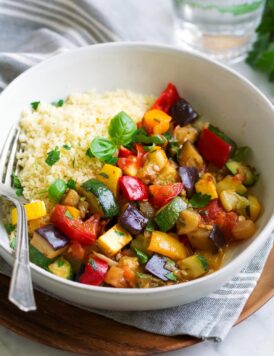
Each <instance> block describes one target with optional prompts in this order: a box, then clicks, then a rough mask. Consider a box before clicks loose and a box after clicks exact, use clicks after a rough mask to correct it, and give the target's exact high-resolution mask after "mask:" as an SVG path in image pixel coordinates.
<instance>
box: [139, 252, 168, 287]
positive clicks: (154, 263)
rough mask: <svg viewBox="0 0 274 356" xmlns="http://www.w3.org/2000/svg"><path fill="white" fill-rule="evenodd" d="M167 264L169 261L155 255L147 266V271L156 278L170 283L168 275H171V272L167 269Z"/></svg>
mask: <svg viewBox="0 0 274 356" xmlns="http://www.w3.org/2000/svg"><path fill="white" fill-rule="evenodd" d="M167 262H168V260H167V258H166V257H164V256H160V255H153V256H152V257H151V259H150V260H149V261H148V262H147V264H146V265H145V269H146V270H147V271H148V272H150V273H151V274H153V275H154V276H156V277H158V278H160V279H161V280H162V281H168V280H169V278H168V277H167V276H166V275H169V273H170V270H168V269H166V268H165V265H166V264H167Z"/></svg>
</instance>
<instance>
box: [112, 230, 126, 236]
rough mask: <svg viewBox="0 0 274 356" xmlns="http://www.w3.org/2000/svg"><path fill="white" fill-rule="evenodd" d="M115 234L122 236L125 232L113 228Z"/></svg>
mask: <svg viewBox="0 0 274 356" xmlns="http://www.w3.org/2000/svg"><path fill="white" fill-rule="evenodd" d="M114 231H115V233H116V235H119V236H124V235H125V234H124V233H123V232H122V231H118V230H114Z"/></svg>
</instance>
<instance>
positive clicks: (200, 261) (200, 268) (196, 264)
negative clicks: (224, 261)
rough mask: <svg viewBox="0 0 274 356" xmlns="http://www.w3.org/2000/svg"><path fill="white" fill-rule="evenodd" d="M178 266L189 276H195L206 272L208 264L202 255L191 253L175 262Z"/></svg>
mask: <svg viewBox="0 0 274 356" xmlns="http://www.w3.org/2000/svg"><path fill="white" fill-rule="evenodd" d="M177 264H178V266H179V268H180V269H181V270H183V271H185V272H186V273H187V276H188V277H190V278H197V277H200V276H202V275H203V274H205V273H206V272H208V269H209V266H208V262H207V260H206V258H205V257H204V256H202V255H193V256H190V257H187V258H185V259H183V260H182V261H178V262H177Z"/></svg>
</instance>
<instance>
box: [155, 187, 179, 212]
mask: <svg viewBox="0 0 274 356" xmlns="http://www.w3.org/2000/svg"><path fill="white" fill-rule="evenodd" d="M182 190H183V183H174V184H168V185H150V186H149V192H150V194H151V195H152V198H151V199H150V202H151V203H152V205H154V206H155V207H156V208H161V207H162V206H164V205H166V204H167V203H168V202H169V201H170V200H172V199H173V198H175V197H176V196H177V195H179V194H180V193H181V191H182Z"/></svg>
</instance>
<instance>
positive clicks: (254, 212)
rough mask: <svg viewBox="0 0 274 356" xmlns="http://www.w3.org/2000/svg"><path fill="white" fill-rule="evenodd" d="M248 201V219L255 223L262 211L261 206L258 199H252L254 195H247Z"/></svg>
mask: <svg viewBox="0 0 274 356" xmlns="http://www.w3.org/2000/svg"><path fill="white" fill-rule="evenodd" d="M248 200H249V213H250V218H251V220H252V221H256V220H257V219H258V217H259V215H260V212H261V209H262V207H261V204H260V203H259V201H258V199H257V198H256V197H254V195H249V196H248Z"/></svg>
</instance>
